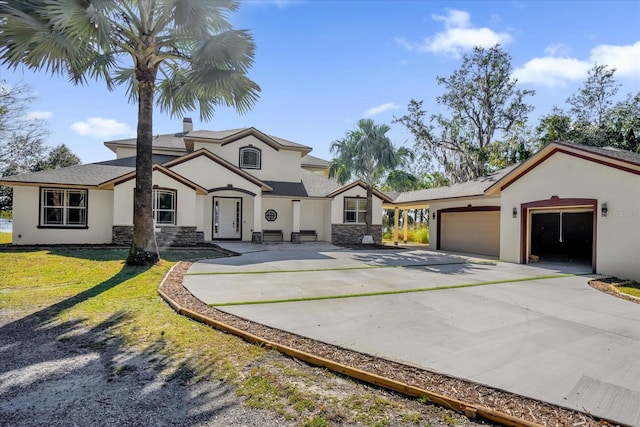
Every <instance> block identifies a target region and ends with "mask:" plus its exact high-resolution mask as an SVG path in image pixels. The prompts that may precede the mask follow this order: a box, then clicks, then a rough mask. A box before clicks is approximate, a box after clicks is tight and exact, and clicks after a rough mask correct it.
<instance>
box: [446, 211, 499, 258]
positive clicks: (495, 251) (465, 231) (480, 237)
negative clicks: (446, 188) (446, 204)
mask: <svg viewBox="0 0 640 427" xmlns="http://www.w3.org/2000/svg"><path fill="white" fill-rule="evenodd" d="M437 216H438V221H437V226H438V234H437V235H438V238H439V241H438V244H437V246H438V248H439V249H442V250H444V251H453V252H467V253H472V254H479V255H488V256H495V257H498V256H500V207H499V206H479V207H475V208H474V207H473V206H472V207H469V208H449V209H442V210H439V211H438V214H437Z"/></svg>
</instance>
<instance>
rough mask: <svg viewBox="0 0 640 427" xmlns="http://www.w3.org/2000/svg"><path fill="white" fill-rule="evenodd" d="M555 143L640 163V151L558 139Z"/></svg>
mask: <svg viewBox="0 0 640 427" xmlns="http://www.w3.org/2000/svg"><path fill="white" fill-rule="evenodd" d="M555 143H556V144H558V145H566V146H567V147H572V148H578V149H580V150H583V151H587V152H590V153H594V154H599V155H602V156H606V157H610V158H614V159H618V160H623V161H625V162H630V163H635V164H637V165H640V153H634V152H633V151H627V150H621V149H619V148H613V147H591V146H589V145H582V144H576V143H573V142H566V141H557V142H555Z"/></svg>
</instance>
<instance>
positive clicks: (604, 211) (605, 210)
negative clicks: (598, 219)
mask: <svg viewBox="0 0 640 427" xmlns="http://www.w3.org/2000/svg"><path fill="white" fill-rule="evenodd" d="M600 211H601V213H602V216H607V215H609V207H608V206H607V204H606V203H603V204H602V205H601V206H600Z"/></svg>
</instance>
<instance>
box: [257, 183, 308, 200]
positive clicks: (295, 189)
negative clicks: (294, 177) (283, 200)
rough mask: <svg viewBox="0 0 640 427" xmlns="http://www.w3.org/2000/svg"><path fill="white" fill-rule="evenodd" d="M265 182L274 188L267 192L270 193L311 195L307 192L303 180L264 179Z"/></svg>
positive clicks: (276, 194) (294, 195)
mask: <svg viewBox="0 0 640 427" xmlns="http://www.w3.org/2000/svg"><path fill="white" fill-rule="evenodd" d="M264 183H265V184H267V185H268V186H269V187H271V188H273V191H269V192H268V193H265V194H268V195H273V196H291V197H309V193H307V190H306V188H305V187H304V184H303V183H302V182H283V181H264Z"/></svg>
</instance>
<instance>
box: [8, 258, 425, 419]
mask: <svg viewBox="0 0 640 427" xmlns="http://www.w3.org/2000/svg"><path fill="white" fill-rule="evenodd" d="M126 255H127V251H126V250H107V249H96V250H90V249H64V248H55V249H51V250H48V249H36V250H34V249H15V250H13V249H12V250H9V251H2V252H0V312H2V313H3V318H2V321H1V322H0V323H1V324H4V323H7V324H8V323H10V322H14V323H13V324H14V325H15V324H16V323H15V322H25V324H26V325H29V328H30V329H29V331H33V333H34V334H37V333H38V331H39V330H40V329H42V328H47V329H51V328H55V330H56V332H55V333H56V334H57V335H55V336H56V337H57V345H61V346H70V347H74V346H77V347H75V348H85V349H86V348H88V349H90V350H92V351H96V352H99V353H101V360H103V361H104V363H105V366H106V368H107V369H108V375H109V378H108V379H107V381H113V384H117V380H118V378H120V377H125V376H127V375H134V374H135V373H137V372H140V370H141V369H145V370H146V369H147V366H148V365H145V364H141V365H138V364H136V362H135V361H133V360H131V359H129V358H127V357H125V358H120V359H118V358H114V357H113V356H114V348H115V349H116V350H117V351H115V354H116V355H119V356H123V355H127V354H129V352H132V351H134V350H135V351H137V352H138V353H141V354H142V355H144V356H145V358H146V360H148V361H149V363H151V367H152V369H154V370H155V372H156V374H155V375H157V376H160V377H162V378H164V379H166V381H179V382H180V383H193V382H197V381H205V380H206V381H210V380H224V381H226V382H227V383H228V384H231V385H234V386H235V387H236V393H238V394H239V395H241V396H243V397H244V399H245V402H246V404H247V405H251V406H255V407H258V408H264V409H267V410H272V411H275V412H277V413H279V414H281V415H283V416H284V417H286V418H287V419H293V420H298V422H299V425H306V426H315V427H323V426H327V425H334V424H348V425H353V424H357V423H359V424H365V425H369V426H384V425H389V424H390V420H394V419H395V420H400V419H401V420H402V423H401V424H399V425H414V423H415V422H417V421H418V419H419V417H418V415H416V413H415V412H416V409H415V407H409V405H411V403H412V402H413V401H412V400H403V399H400V398H397V397H395V396H393V395H389V394H383V393H382V392H378V391H376V395H373V396H372V395H371V391H370V389H369V388H363V387H362V386H360V385H357V384H356V383H352V382H350V381H349V380H346V379H344V378H342V377H339V376H336V375H333V374H330V373H328V372H327V371H326V370H324V369H318V368H308V367H306V366H305V365H303V364H300V363H296V362H295V361H293V360H291V359H288V358H285V357H282V356H281V355H280V354H279V353H277V352H273V351H267V350H265V349H264V348H262V347H260V346H257V345H250V344H248V343H246V342H244V341H242V340H241V339H239V338H237V337H235V336H233V335H229V334H225V333H222V332H219V331H216V330H214V329H212V328H209V327H207V326H205V325H202V324H200V323H197V322H194V321H192V320H190V319H188V318H186V317H183V316H180V315H177V314H176V313H175V312H174V311H173V310H172V309H171V308H170V307H168V305H167V304H166V303H165V302H164V301H163V300H162V299H161V298H160V296H159V295H158V285H159V283H160V282H161V280H162V278H163V276H164V275H165V274H166V272H167V271H168V270H169V268H170V267H171V266H172V265H173V263H174V262H176V261H178V260H180V259H193V258H212V257H214V255H215V254H214V253H212V252H211V251H204V250H185V251H182V250H168V251H164V252H161V257H162V260H161V262H160V263H158V264H157V265H155V266H153V267H150V268H141V267H126V266H125V265H124V261H123V260H124V259H125V258H126ZM218 255H220V254H218ZM2 327H3V326H1V325H0V328H2ZM29 339H31V336H26V337H25V340H29ZM149 375H150V377H151V378H154V377H155V375H152V374H151V373H149ZM346 383H348V384H356V385H353V386H350V387H351V388H349V389H348V390H349V391H345V390H346V388H347V386H346V385H345V384H346ZM142 386H143V384H141V387H142ZM363 390H367V391H363ZM382 395H383V396H387V397H385V398H381V397H380V396H382ZM404 405H407V406H404Z"/></svg>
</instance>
